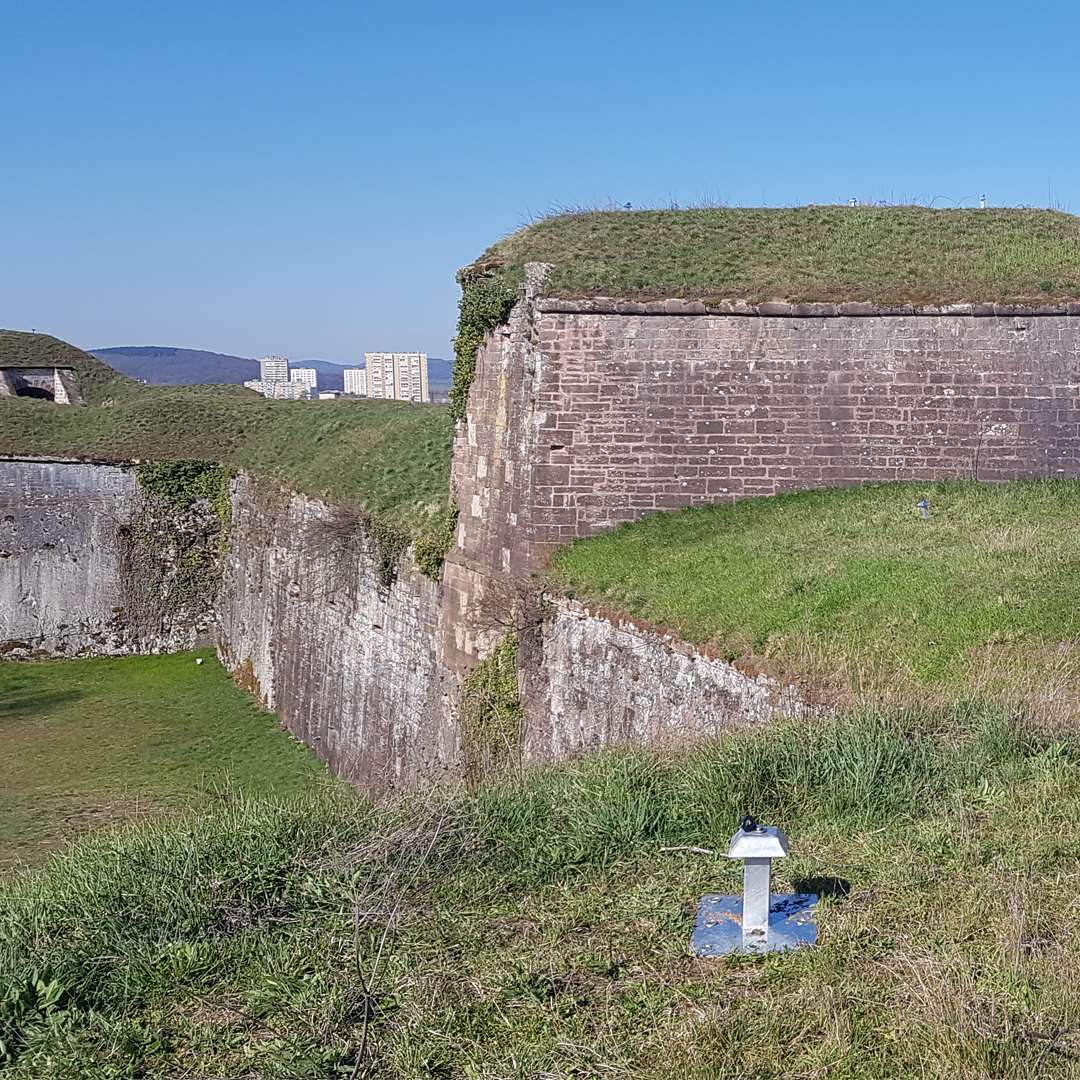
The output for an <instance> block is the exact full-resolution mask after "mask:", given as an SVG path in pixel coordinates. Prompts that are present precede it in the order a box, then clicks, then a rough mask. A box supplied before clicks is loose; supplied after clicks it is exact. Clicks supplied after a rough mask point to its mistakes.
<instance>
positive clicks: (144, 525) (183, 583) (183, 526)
mask: <svg viewBox="0 0 1080 1080" xmlns="http://www.w3.org/2000/svg"><path fill="white" fill-rule="evenodd" d="M233 475H235V473H234V470H231V469H226V468H220V467H218V466H216V465H212V464H208V463H206V462H200V461H178V462H156V463H153V464H145V465H139V466H137V467H136V469H135V476H136V479H137V481H138V484H139V488H140V489H141V491H142V494H143V500H142V504H141V506H140V507H139V509H138V510H137V511H136V512H135V514H134V515H133V517H132V519H131V521H130V522H129V523H128V524H127V525H124V526H122V527H121V529H120V530H119V535H118V543H119V547H120V554H121V565H120V570H121V573H120V593H121V603H122V621H123V623H124V625H125V626H126V628H127V631H128V632H129V633H130V634H131V635H132V636H133V637H135V638H138V639H143V640H145V641H147V642H148V643H150V642H153V641H154V640H155V639H160V638H162V637H165V636H168V635H169V634H171V633H172V632H174V631H176V630H178V629H182V628H184V627H195V628H199V627H202V626H206V625H207V622H208V619H209V618H210V613H211V611H212V608H213V604H214V600H215V599H216V597H217V593H218V589H219V587H220V584H221V560H222V555H223V554H224V548H225V542H226V538H227V534H228V525H229V521H230V518H231V504H230V502H229V481H230V479H231V478H232V477H233Z"/></svg>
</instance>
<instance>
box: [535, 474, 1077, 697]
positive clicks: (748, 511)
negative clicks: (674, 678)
mask: <svg viewBox="0 0 1080 1080" xmlns="http://www.w3.org/2000/svg"><path fill="white" fill-rule="evenodd" d="M923 498H926V499H929V501H930V517H929V518H928V519H923V518H921V517H920V514H919V509H918V507H917V503H918V502H919V501H920V500H921V499H923ZM1078 526H1080V483H1078V482H1076V481H1060V480H1053V481H1031V482H1027V481H1024V482H1016V483H1012V484H1007V485H989V484H979V483H976V482H974V481H951V482H942V483H896V484H871V485H867V486H864V487H858V488H832V489H823V490H817V491H806V492H799V493H797V494H792V495H778V496H773V497H769V498H760V499H745V500H743V501H741V502H737V503H734V504H728V505H724V506H720V505H713V506H703V507H697V508H693V509H687V510H682V511H678V512H674V513H664V514H653V515H650V516H648V517H646V518H643V519H642V520H640V521H638V522H635V523H633V524H629V525H624V526H622V527H620V528H618V529H615V530H614V531H612V532H610V533H605V534H603V535H601V536H597V537H594V538H591V539H588V540H582V541H578V542H577V543H575V544H574V545H573V546H572V547H570V548H567V549H564V550H563V551H562V552H560V553H559V555H558V556H557V557H556V560H555V566H554V571H553V575H554V580H555V583H556V587H558V588H559V589H561V590H562V591H563V592H564V593H566V594H567V595H571V596H575V597H577V598H578V599H581V600H584V601H586V602H588V603H591V604H594V605H596V606H598V607H603V608H607V609H608V610H610V611H612V612H614V613H623V614H625V615H628V616H630V617H635V618H639V619H640V620H641V621H642V622H648V623H652V624H655V625H661V626H666V627H671V628H673V629H675V630H676V631H677V632H678V633H679V634H680V635H681V636H682V637H684V638H685V639H687V640H689V641H693V642H697V643H700V644H708V645H711V646H712V647H713V648H714V649H715V650H716V651H717V652H718V653H720V654H722V655H724V656H726V657H727V658H728V659H730V660H734V661H735V662H736V663H737V664H739V665H740V666H743V667H745V668H748V669H750V670H760V669H764V670H767V671H771V672H772V673H774V674H776V675H779V676H781V677H783V678H790V679H798V680H803V681H805V682H806V683H807V684H808V685H809V687H810V688H811V689H812V688H818V689H822V688H824V689H825V690H826V692H827V693H830V694H832V695H833V696H839V697H840V698H841V699H843V698H844V697H851V696H852V695H857V696H860V697H863V698H869V699H873V700H879V699H885V700H897V701H906V700H920V699H925V698H926V697H927V696H928V695H929V696H931V697H935V698H938V699H941V700H946V699H951V698H953V697H956V696H967V695H976V696H978V695H993V696H997V697H999V698H1002V699H1011V700H1023V701H1025V702H1026V704H1027V707H1028V708H1030V709H1033V710H1035V711H1039V712H1041V713H1043V714H1047V713H1049V714H1054V715H1056V716H1058V717H1059V718H1067V717H1069V716H1072V715H1074V714H1075V712H1076V709H1077V704H1078V703H1077V692H1078V688H1080V649H1078V646H1077V641H1078V639H1080V540H1078V536H1080V532H1078Z"/></svg>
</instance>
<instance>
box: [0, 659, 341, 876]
mask: <svg viewBox="0 0 1080 1080" xmlns="http://www.w3.org/2000/svg"><path fill="white" fill-rule="evenodd" d="M196 658H199V659H202V660H203V663H202V664H196V663H195V660H196ZM324 773H325V769H324V767H323V766H322V765H321V763H320V762H319V761H318V760H317V759H316V757H315V755H314V754H312V753H311V751H309V750H308V749H307V748H306V747H303V746H301V745H300V744H298V743H297V742H296V741H295V740H294V739H292V737H291V736H289V735H288V734H286V733H285V732H283V731H282V730H281V729H280V723H279V721H278V718H277V716H276V715H274V714H272V713H266V712H263V711H262V710H261V709H259V708H258V707H257V706H256V705H255V704H254V702H253V701H252V699H251V697H250V695H248V694H246V693H244V692H243V691H242V690H239V689H237V687H236V686H234V685H233V683H232V681H231V680H230V679H229V677H228V675H227V674H226V672H225V670H224V668H222V666H221V664H220V663H218V661H217V659H216V658H215V657H214V654H213V652H212V651H211V650H201V651H199V652H197V653H180V654H177V655H174V656H142V657H127V658H123V659H116V660H112V659H109V660H58V661H49V662H45V663H33V664H26V663H16V662H11V661H9V662H6V663H0V869H10V868H12V867H14V866H18V865H24V864H37V863H40V862H42V861H43V860H44V859H45V858H46V857H47V856H48V854H49V853H50V852H51V851H53V850H55V849H56V848H58V847H60V846H63V845H64V844H65V843H66V842H67V841H68V840H70V839H71V838H72V837H73V836H77V835H79V834H80V833H82V832H85V831H86V830H87V829H90V828H93V827H96V826H99V825H101V824H106V823H109V822H110V821H114V820H117V819H123V818H127V817H130V816H135V815H139V816H142V815H146V814H150V815H156V814H158V813H161V812H166V811H175V810H182V809H185V808H189V807H191V806H204V805H207V804H208V803H212V802H213V801H215V800H216V799H217V798H218V797H219V796H220V795H221V794H222V793H226V792H228V791H231V790H238V791H246V792H263V793H265V792H270V791H280V792H282V793H288V792H296V791H300V790H304V789H306V788H307V787H308V786H309V784H310V778H311V777H317V776H321V775H323V774H324Z"/></svg>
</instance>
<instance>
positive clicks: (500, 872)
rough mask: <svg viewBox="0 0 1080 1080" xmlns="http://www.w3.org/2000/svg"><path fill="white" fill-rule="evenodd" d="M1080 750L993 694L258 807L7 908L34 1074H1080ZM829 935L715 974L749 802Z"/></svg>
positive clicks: (199, 822)
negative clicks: (704, 927)
mask: <svg viewBox="0 0 1080 1080" xmlns="http://www.w3.org/2000/svg"><path fill="white" fill-rule="evenodd" d="M1078 765H1080V742H1078V741H1077V739H1076V737H1074V736H1068V737H1061V738H1057V739H1051V738H1049V737H1045V736H1039V735H1035V734H1032V733H1030V732H1028V731H1025V730H1024V729H1023V728H1022V727H1020V726H1019V725H1017V724H1015V723H1012V722H1010V721H1009V719H1008V717H1007V716H1006V715H1004V714H1003V713H1001V712H1000V711H995V710H994V709H984V710H976V709H968V710H966V711H960V712H940V711H939V712H919V711H918V710H912V709H909V710H905V711H904V712H902V713H897V714H895V715H894V716H893V717H886V716H882V715H877V714H873V713H865V714H860V715H854V716H841V717H837V718H830V719H823V720H820V721H815V722H813V723H810V724H808V725H805V724H804V725H780V726H774V727H773V728H771V729H770V730H768V731H764V732H756V733H747V734H742V735H738V736H733V737H731V738H728V739H725V740H724V741H722V742H717V743H712V744H709V745H707V746H703V747H701V748H699V749H697V750H694V751H692V752H688V753H683V754H679V755H662V754H658V753H646V752H640V751H616V752H608V753H605V754H603V755H600V756H595V757H591V758H589V759H586V760H583V761H580V762H577V763H573V764H569V765H564V766H561V767H558V768H554V769H549V770H545V771H542V772H538V773H533V774H531V775H528V776H526V777H525V778H524V779H522V780H521V781H519V782H518V783H515V784H513V785H511V786H509V787H507V788H504V789H500V790H489V791H484V792H481V793H480V794H479V797H478V798H477V799H476V800H470V799H468V798H466V797H465V796H463V795H456V794H452V793H444V794H442V795H440V796H437V797H434V798H432V800H431V801H429V802H428V803H427V804H426V805H421V804H414V805H412V806H408V805H406V806H402V807H397V808H393V807H389V808H383V809H375V808H372V807H371V806H370V805H368V804H360V803H359V802H357V801H356V800H355V799H352V798H347V797H345V796H337V797H334V796H330V795H324V796H323V797H321V798H317V799H312V798H306V799H299V800H292V801H286V802H284V803H267V802H259V801H248V800H245V799H231V800H228V801H226V802H225V803H224V804H223V805H222V806H221V808H220V809H219V810H218V811H217V812H216V813H215V814H214V815H213V816H210V817H193V818H191V819H190V820H188V821H184V822H180V823H166V824H161V823H157V824H155V823H145V824H141V825H139V826H137V827H135V828H133V829H129V830H126V831H123V832H116V833H110V834H99V835H97V836H95V837H91V838H89V839H88V840H86V841H84V842H82V843H81V844H79V845H78V846H77V847H76V848H74V849H73V850H72V851H71V852H70V853H67V854H64V855H60V856H57V857H56V858H55V859H54V860H53V861H52V862H51V863H50V865H49V866H48V867H47V868H46V869H44V870H43V871H41V872H40V873H38V874H35V875H33V876H28V877H25V878H23V879H21V880H19V881H18V882H16V883H14V884H13V885H11V886H9V887H8V888H7V889H6V890H5V891H4V892H2V893H0V987H3V990H2V991H0V1001H2V1002H3V1004H2V1005H0V1040H2V1044H3V1053H4V1055H6V1057H5V1060H6V1063H7V1065H6V1071H5V1075H10V1076H12V1077H34V1078H36V1080H41V1078H49V1077H65V1078H76V1077H80V1078H91V1077H93V1078H103V1077H116V1078H120V1077H130V1076H145V1077H163V1078H164V1077H181V1076H218V1077H240V1076H245V1077H248V1076H251V1077H256V1076H260V1077H287V1076H291V1077H297V1076H313V1077H315V1076H317V1077H327V1076H335V1075H344V1076H366V1077H386V1078H403V1080H404V1078H420V1077H448V1078H449V1077H452V1078H466V1077H474V1078H476V1077H488V1078H495V1077H507V1078H515V1080H535V1078H537V1077H542V1076H549V1077H553V1076H559V1077H571V1076H578V1077H603V1076H634V1077H645V1078H647V1077H657V1078H659V1077H672V1076H677V1077H702V1078H704V1077H745V1076H753V1077H815V1076H829V1077H834V1078H852V1080H869V1078H875V1077H911V1076H923V1077H942V1078H944V1077H948V1078H949V1080H964V1078H975V1077H980V1078H981V1077H1017V1078H1019V1077H1030V1076H1033V1075H1036V1074H1038V1075H1040V1076H1041V1077H1043V1078H1050V1077H1055V1076H1069V1075H1074V1072H1075V1069H1074V1065H1073V1063H1071V1062H1070V1059H1069V1058H1068V1057H1067V1056H1065V1054H1063V1053H1060V1052H1056V1051H1055V1050H1053V1049H1052V1047H1053V1046H1056V1047H1057V1048H1058V1050H1063V1049H1065V1050H1067V1049H1068V1047H1069V1046H1070V1045H1072V1044H1071V1042H1070V1039H1071V1038H1072V1037H1071V1036H1066V1037H1065V1038H1064V1039H1063V1040H1062V1041H1061V1042H1059V1043H1056V1044H1053V1043H1048V1042H1046V1041H1041V1040H1039V1039H1037V1038H1036V1037H1035V1036H1034V1035H1033V1034H1032V1033H1041V1034H1044V1035H1054V1034H1055V1033H1057V1032H1059V1031H1060V1030H1062V1029H1073V1028H1076V1027H1078V1026H1080V980H1078V977H1077V972H1078V971H1080V964H1078V960H1080V956H1078V939H1077V933H1076V930H1077V923H1076V910H1077V904H1078V903H1080V884H1078V882H1080V857H1078V851H1080V849H1078V839H1080V833H1078V830H1080V773H1078V770H1077V766H1078ZM747 808H750V809H753V810H754V811H755V812H757V813H758V814H759V815H760V816H761V817H762V818H763V819H764V820H767V821H770V822H779V823H781V824H783V825H784V826H785V827H786V828H787V829H788V831H789V832H790V834H791V836H792V839H793V853H792V856H791V857H790V858H788V859H786V860H783V861H781V862H779V863H778V864H777V865H776V869H777V872H778V887H779V888H780V889H783V890H787V889H791V888H799V889H802V888H808V889H815V890H818V891H821V892H822V893H823V894H825V896H826V898H825V899H824V900H823V902H822V904H821V907H820V910H819V913H818V923H819V928H820V940H819V944H818V946H817V947H815V948H813V949H810V950H805V951H802V952H800V953H798V954H794V955H792V954H789V955H784V956H779V955H772V956H769V957H766V958H756V959H746V958H743V959H740V958H730V959H728V960H724V961H718V962H709V963H696V962H694V961H693V960H691V959H690V958H689V957H688V956H687V955H686V945H687V941H688V938H689V934H690V930H691V927H692V921H693V912H694V910H695V908H696V905H697V902H698V899H699V897H700V895H701V894H703V893H705V892H710V891H736V890H738V889H739V887H740V877H739V867H738V865H737V864H730V863H729V862H728V861H727V860H726V859H724V858H723V857H721V856H715V857H714V856H709V855H694V854H685V853H673V854H663V853H661V852H660V851H659V848H660V847H663V846H673V845H696V846H701V847H706V848H719V849H721V850H726V843H727V838H728V837H729V835H730V834H731V832H732V831H734V828H735V826H736V823H737V821H738V817H739V814H740V813H741V812H742V811H743V810H745V809H747Z"/></svg>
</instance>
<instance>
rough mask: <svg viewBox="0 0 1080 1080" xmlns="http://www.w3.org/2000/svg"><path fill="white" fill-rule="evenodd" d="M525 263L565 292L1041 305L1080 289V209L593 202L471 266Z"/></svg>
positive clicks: (497, 272) (488, 269) (516, 271)
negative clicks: (549, 266)
mask: <svg viewBox="0 0 1080 1080" xmlns="http://www.w3.org/2000/svg"><path fill="white" fill-rule="evenodd" d="M527 262H544V263H553V264H554V265H555V270H554V272H553V274H552V276H551V279H550V282H549V285H548V287H547V292H548V293H549V294H550V295H552V296H561V297H587V296H613V297H626V298H636V299H650V298H654V297H687V298H694V299H703V300H706V301H709V300H720V299H745V300H750V301H752V302H761V301H764V300H771V299H777V300H791V301H804V302H805V301H834V302H835V301H848V300H855V301H872V302H874V303H878V304H882V305H892V304H904V303H914V304H918V305H925V304H947V303H963V302H967V303H973V302H974V303H990V302H1005V303H1008V302H1020V303H1046V302H1047V300H1049V299H1063V298H1068V299H1075V298H1076V297H1077V296H1078V295H1080V292H1078V290H1080V218H1077V217H1074V216H1073V215H1072V214H1066V213H1062V212H1060V211H1056V210H1034V209H1018V210H1006V209H988V210H932V209H928V208H926V207H918V206H889V207H846V206H801V207H795V208H790V209H772V208H757V209H735V208H717V209H700V210H633V211H622V210H612V211H601V210H597V211H590V212H585V213H573V214H561V215H557V216H554V217H549V218H546V219H544V220H542V221H538V222H536V223H535V224H533V225H529V226H528V227H526V228H524V229H521V230H520V231H518V232H516V233H514V234H513V235H511V236H508V237H506V238H505V239H504V240H500V241H499V242H498V243H497V244H494V245H493V246H492V247H490V248H489V249H488V250H487V251H486V252H485V253H484V254H483V255H482V256H481V257H480V258H479V259H478V260H477V261H476V263H475V264H474V266H473V267H471V268H469V273H471V274H473V275H474V276H475V275H476V274H484V275H488V276H489V277H490V278H491V280H492V281H500V282H504V283H505V284H506V286H508V287H510V288H512V289H513V290H514V291H515V292H516V286H517V285H518V283H519V282H521V281H522V280H523V279H524V266H525V263H527ZM463 312H464V308H463Z"/></svg>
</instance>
